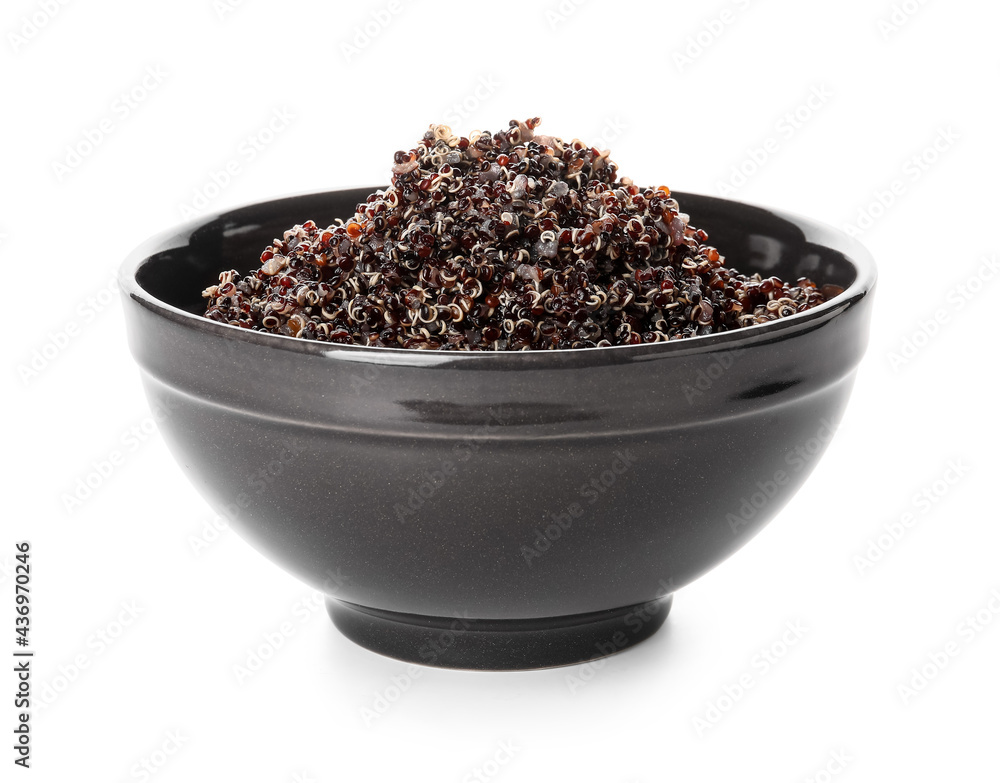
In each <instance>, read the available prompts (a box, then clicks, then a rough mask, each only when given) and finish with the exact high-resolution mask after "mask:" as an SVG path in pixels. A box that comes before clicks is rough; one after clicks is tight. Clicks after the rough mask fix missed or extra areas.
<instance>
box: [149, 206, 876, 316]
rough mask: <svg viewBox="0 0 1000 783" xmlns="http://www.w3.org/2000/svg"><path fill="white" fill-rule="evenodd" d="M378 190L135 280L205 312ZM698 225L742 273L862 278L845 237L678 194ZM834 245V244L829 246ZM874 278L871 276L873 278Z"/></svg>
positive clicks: (269, 216) (217, 239) (270, 212)
mask: <svg viewBox="0 0 1000 783" xmlns="http://www.w3.org/2000/svg"><path fill="white" fill-rule="evenodd" d="M372 190H373V188H358V189H353V190H340V191H327V192H320V193H311V194H306V195H300V196H292V197H288V198H282V199H276V200H273V201H267V202H261V203H257V204H252V205H248V206H245V207H241V208H238V209H234V210H231V211H229V212H226V213H223V214H221V215H218V216H215V217H211V218H208V219H205V220H202V221H196V222H194V223H190V224H188V225H186V226H183V227H181V229H179V232H178V233H176V234H175V235H174V236H173V237H172V241H171V242H169V243H165V244H168V245H171V247H170V248H169V249H166V250H159V251H158V252H155V253H153V254H152V255H151V256H150V257H148V258H146V259H144V260H143V261H141V262H140V263H139V265H138V268H137V269H136V282H137V283H138V285H139V286H140V287H141V288H142V289H143V290H145V291H146V293H148V294H150V295H152V296H153V297H154V298H156V299H158V300H160V301H161V302H164V303H166V304H168V305H171V306H173V307H176V308H178V309H180V310H183V311H185V312H188V313H193V314H197V315H200V314H201V313H202V312H203V311H204V300H203V299H202V297H201V291H202V290H203V289H204V288H206V287H208V286H210V285H212V284H214V283H216V282H217V281H218V275H219V273H220V272H222V271H224V270H227V269H236V270H238V271H239V272H240V274H245V273H247V272H249V271H251V270H252V269H255V268H256V267H257V266H258V264H259V258H260V254H261V252H262V251H263V250H264V248H265V247H267V245H268V244H270V242H271V241H272V240H273V239H274V238H275V237H280V236H281V235H282V233H283V232H284V231H285V230H286V229H288V228H291V227H292V226H293V225H295V224H297V223H302V222H305V221H306V220H314V221H316V223H317V224H318V225H322V226H325V225H329V224H330V223H332V222H333V220H335V219H336V218H338V217H339V218H347V217H349V216H350V215H352V214H353V213H354V209H355V206H356V205H357V204H358V203H359V202H362V201H364V199H365V197H366V196H367V195H368V194H369V193H371V192H372ZM674 195H675V197H676V198H677V200H678V202H679V203H680V205H681V208H682V209H683V210H684V211H685V212H687V213H688V214H689V215H690V216H691V223H692V225H694V226H696V227H698V228H702V229H704V230H705V231H707V232H708V236H709V243H710V244H712V245H714V246H715V247H717V248H718V249H719V251H720V252H721V253H722V254H723V255H724V256H725V257H726V261H727V264H728V265H729V266H732V267H735V268H737V269H739V270H740V271H742V272H745V273H752V272H760V273H761V274H762V275H765V276H769V275H777V276H778V277H781V278H782V279H784V280H795V279H797V278H799V277H809V278H812V279H813V280H814V281H815V282H816V283H817V284H820V285H822V284H824V283H833V284H836V285H839V286H841V287H842V288H844V289H848V288H850V287H852V286H855V284H857V283H858V282H859V278H860V277H862V270H861V269H860V268H859V266H858V258H857V256H852V257H848V256H847V255H845V254H844V253H842V252H840V251H838V250H835V249H833V247H838V246H843V244H844V239H845V237H844V235H843V234H841V233H840V232H837V231H835V230H833V229H829V228H827V227H826V226H823V225H821V224H818V223H813V222H812V221H808V220H804V219H801V218H798V217H796V218H795V220H796V222H792V220H791V219H789V218H788V217H784V216H782V215H780V214H778V213H775V212H772V211H770V210H767V209H764V208H761V207H755V206H752V205H749V204H743V203H741V202H735V201H728V200H725V199H718V198H713V197H711V196H702V195H698V194H693V193H676V192H675V194H674ZM828 245H832V247H831V246H828ZM870 276H871V275H870Z"/></svg>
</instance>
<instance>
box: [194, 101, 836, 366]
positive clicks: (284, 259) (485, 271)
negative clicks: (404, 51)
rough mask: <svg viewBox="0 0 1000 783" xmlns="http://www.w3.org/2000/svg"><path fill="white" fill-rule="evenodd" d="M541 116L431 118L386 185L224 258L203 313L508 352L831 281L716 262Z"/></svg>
mask: <svg viewBox="0 0 1000 783" xmlns="http://www.w3.org/2000/svg"><path fill="white" fill-rule="evenodd" d="M538 124H539V119H538V118H537V117H536V118H532V119H528V120H525V121H524V122H519V121H516V120H512V121H511V122H510V125H509V127H508V128H507V130H505V131H502V132H499V133H489V132H476V133H472V134H470V136H468V137H465V136H456V135H455V134H454V133H452V131H451V129H450V128H448V127H447V126H446V125H431V126H430V128H429V130H428V131H427V132H426V133H425V134H424V135H423V138H422V139H421V140H420V142H419V143H418V144H417V146H416V147H414V148H413V149H411V150H410V151H408V152H404V151H399V152H397V153H396V154H395V156H394V160H393V166H392V184H391V185H390V187H388V188H387V189H385V190H377V191H375V192H374V193H372V194H371V195H369V196H368V198H367V199H366V201H365V202H364V203H361V204H358V205H357V209H356V211H355V213H354V215H353V216H352V217H351V218H349V219H348V220H346V221H344V220H339V219H338V220H336V221H334V223H333V224H332V225H330V226H328V227H327V228H320V227H319V226H318V225H317V224H316V223H315V222H313V221H311V220H310V221H307V222H305V223H302V224H301V225H296V226H294V227H293V228H291V229H289V230H287V231H285V232H284V236H283V238H281V239H275V240H274V242H273V243H272V244H271V245H270V246H269V247H268V248H267V249H265V250H264V252H263V253H262V254H261V256H260V264H261V265H260V267H259V268H258V269H256V270H254V271H253V272H251V273H249V274H247V275H244V276H240V274H239V273H238V272H237V271H236V270H229V271H227V272H223V273H222V274H221V275H220V276H219V283H218V285H212V286H210V287H209V288H207V289H205V291H204V292H203V296H204V297H205V298H207V299H208V306H207V308H206V310H205V316H206V317H208V318H210V319H212V320H215V321H221V322H223V323H228V324H231V325H234V326H240V327H243V328H246V329H252V330H256V331H263V332H271V333H274V334H282V335H288V336H291V337H299V338H305V339H309V340H320V341H324V342H331V343H347V344H356V345H364V346H377V347H390V348H422V349H436V350H462V351H481V350H493V351H517V350H540V349H565V348H593V347H607V346H614V345H637V344H640V343H654V342H661V341H665V340H678V339H684V338H688V337H695V336H699V335H707V334H714V333H717V332H725V331H729V330H732V329H739V328H741V327H746V326H751V325H753V324H762V323H767V322H769V321H773V320H776V319H779V318H785V317H788V316H790V315H794V314H795V313H799V312H802V311H803V310H807V309H809V308H811V307H815V306H816V305H818V304H820V303H822V302H824V301H826V300H827V299H828V298H829V297H832V296H835V295H836V294H838V293H841V291H842V289H840V288H839V287H837V286H823V287H818V286H817V285H816V283H814V282H813V281H811V280H809V279H808V278H799V279H798V280H796V281H795V282H794V283H789V282H784V281H782V280H781V279H779V278H778V277H767V278H762V277H761V276H760V275H759V274H752V275H746V274H742V273H740V272H737V271H736V270H735V269H732V268H729V267H727V266H726V260H725V257H724V256H723V255H722V254H721V253H720V252H719V251H718V250H717V249H716V248H714V247H712V246H711V245H708V244H706V242H707V240H708V235H707V234H706V232H705V231H703V230H701V229H698V228H695V227H694V226H692V225H691V224H690V222H689V218H688V215H686V214H685V213H684V212H682V211H681V206H680V205H679V204H678V203H677V200H676V199H674V198H673V197H672V196H671V194H670V190H669V188H667V187H665V186H660V187H652V188H649V187H639V186H637V185H635V184H634V183H633V181H632V180H631V179H629V178H628V177H622V178H620V179H619V178H618V166H617V165H616V164H615V163H614V162H613V161H612V160H611V159H610V158H609V153H608V151H607V150H604V151H601V150H598V149H596V148H594V147H590V146H588V145H586V144H584V143H583V142H581V141H579V140H578V139H574V140H573V141H571V142H566V141H563V140H562V139H560V138H558V137H555V136H547V135H543V134H539V133H536V129H537V128H538Z"/></svg>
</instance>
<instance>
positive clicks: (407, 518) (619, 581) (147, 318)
mask: <svg viewBox="0 0 1000 783" xmlns="http://www.w3.org/2000/svg"><path fill="white" fill-rule="evenodd" d="M371 190H372V189H357V190H337V191H329V192H321V193H311V194H307V195H298V196H293V197H288V198H281V199H277V200H272V201H266V202H261V203H256V204H251V205H249V206H245V207H242V208H238V209H233V210H230V211H226V212H220V213H217V214H212V215H207V216H205V217H202V218H200V219H197V220H194V221H192V222H189V223H187V224H186V225H183V226H181V227H179V228H176V229H174V230H172V231H168V232H166V233H164V234H162V235H160V236H157V237H155V238H153V239H151V240H149V241H148V242H146V243H145V244H143V245H142V246H141V247H139V248H138V249H136V250H135V251H134V252H133V253H132V254H131V256H130V257H129V258H128V259H127V260H126V262H125V263H124V265H123V267H122V270H121V275H120V283H121V286H122V289H123V291H124V292H125V293H126V294H127V296H125V297H123V302H124V308H125V314H126V324H127V331H128V339H129V345H130V348H131V351H132V353H133V355H134V357H135V359H136V361H137V362H138V364H139V366H140V368H141V375H142V381H143V385H144V388H145V391H146V394H147V396H148V399H149V403H150V405H151V406H152V407H153V409H154V410H155V411H156V412H157V414H158V415H157V419H158V421H160V423H161V424H160V426H161V431H162V434H163V437H164V439H165V441H166V443H167V444H168V446H169V448H170V450H171V451H172V453H173V454H174V456H175V457H176V459H177V461H178V463H179V464H180V465H181V467H182V468H183V469H184V471H185V472H186V473H187V475H188V477H189V478H190V480H191V482H192V483H193V484H194V486H195V487H196V488H197V489H198V491H199V492H200V493H201V494H202V495H203V496H204V497H205V498H206V499H207V500H208V501H209V503H211V504H212V505H213V506H214V508H215V509H216V510H217V511H218V512H219V513H221V514H223V515H225V516H226V517H227V518H228V519H229V520H230V522H231V524H232V525H233V527H234V528H235V529H236V530H237V531H238V532H239V533H240V534H241V535H242V536H243V537H244V538H245V539H246V540H247V541H249V542H250V543H251V544H252V545H253V546H254V547H256V548H258V549H259V550H260V551H262V552H263V553H264V554H265V555H267V556H268V557H270V558H271V559H273V560H274V561H275V562H277V563H278V564H279V565H281V566H282V567H283V568H285V569H287V570H288V571H290V572H291V573H293V574H295V575H296V576H298V577H299V578H300V579H302V580H303V581H304V582H306V583H308V584H310V585H312V586H314V587H316V588H318V589H320V590H322V591H323V592H324V593H325V594H326V595H327V607H328V610H329V614H330V616H331V617H332V619H333V622H334V623H335V624H336V626H337V627H338V628H339V629H340V630H341V632H342V633H343V634H345V635H346V636H347V637H348V638H350V639H352V640H353V641H355V642H357V643H358V644H360V645H362V646H364V647H366V648H368V649H370V650H373V651H375V652H378V653H382V654H385V655H388V656H392V657H394V658H398V659H402V660H405V661H411V662H415V663H423V664H429V665H436V666H445V667H454V668H466V669H487V670H506V669H528V668H540V667H549V666H558V665H564V664H570V663H577V662H581V661H586V660H590V659H593V658H598V657H601V656H604V655H609V654H612V653H615V652H619V651H621V650H625V649H629V648H631V647H632V646H634V645H635V644H637V643H639V642H641V641H642V640H643V639H646V638H648V637H649V636H651V635H652V634H653V633H655V632H656V630H657V629H658V628H659V627H660V626H661V625H662V624H663V622H664V619H665V618H666V616H667V613H668V611H669V608H670V602H671V600H672V595H673V593H674V591H676V590H677V589H679V588H681V587H683V586H684V585H686V584H688V583H689V582H691V581H692V580H694V579H697V578H698V577H699V576H701V575H702V574H704V573H705V572H707V571H708V570H709V569H711V568H713V567H714V566H716V565H718V564H719V563H720V562H721V561H723V560H725V559H726V558H727V557H729V555H731V554H733V552H735V551H736V550H737V549H739V548H740V547H741V546H743V545H744V544H746V543H747V541H749V540H750V539H751V538H752V537H753V536H754V535H755V534H756V533H757V532H758V531H759V530H760V529H761V528H762V527H763V526H764V525H765V524H766V523H767V522H768V521H769V520H770V519H771V518H773V517H774V515H775V514H776V513H777V512H778V511H779V509H781V507H782V506H783V505H784V504H785V503H786V502H787V501H788V499H789V498H791V497H792V495H793V494H794V493H795V492H796V490H797V489H798V488H799V486H800V485H801V484H802V483H803V481H804V480H805V479H806V477H807V476H808V475H809V473H810V472H811V470H812V469H813V468H814V467H815V465H816V462H817V460H818V459H819V457H820V455H821V454H822V453H823V450H824V449H825V448H826V445H827V444H828V442H829V440H830V438H831V437H832V435H833V432H834V430H835V429H836V426H837V423H838V422H839V420H840V418H841V415H842V413H843V411H844V407H845V406H846V404H847V401H848V397H849V396H850V392H851V387H852V385H853V382H854V377H855V372H856V368H857V365H858V362H859V361H860V359H861V357H862V355H863V353H864V351H865V347H866V344H867V339H868V325H869V316H870V304H871V296H870V294H871V292H872V290H873V286H874V283H875V267H874V264H873V261H872V259H871V257H870V255H869V254H868V252H867V251H866V250H865V249H864V248H863V247H861V246H860V245H859V244H858V243H857V242H856V241H855V240H853V239H851V238H850V237H848V236H847V235H845V234H843V233H842V232H840V231H837V230H835V229H832V228H830V227H827V226H825V225H821V224H819V223H816V222H814V221H812V220H808V219H806V218H802V217H798V216H793V215H790V214H787V213H784V212H779V211H777V210H772V209H765V208H762V207H758V206H753V205H750V204H745V203H740V202H735V201H729V200H724V199H718V198H712V197H708V196H702V195H696V194H690V193H677V194H675V195H676V198H677V199H678V201H679V202H680V204H681V205H682V207H683V208H684V210H685V211H686V212H688V213H689V214H690V215H691V222H692V223H693V224H694V225H696V226H698V227H700V228H704V229H705V230H707V231H708V233H709V237H710V241H711V242H712V243H713V244H714V245H715V246H717V247H719V248H720V249H722V250H723V252H724V253H725V254H726V256H727V257H728V259H729V262H730V263H731V264H733V265H735V266H737V267H738V268H740V269H741V270H742V271H745V272H752V271H759V272H761V273H762V274H767V275H772V274H776V275H778V276H780V277H782V278H784V279H792V280H794V279H796V278H798V277H800V276H809V277H811V278H812V279H814V280H816V281H817V282H818V283H834V284H837V285H839V286H842V287H843V289H844V292H843V293H842V294H840V295H839V296H837V297H835V298H833V299H832V300H830V301H828V302H826V303H824V304H822V305H820V306H818V307H815V308H813V309H811V310H808V311H805V312H803V313H799V314H796V315H794V316H790V317H787V318H783V319H780V320H778V321H774V322H771V323H768V324H764V325H757V326H752V327H749V328H744V329H741V330H735V331H731V332H725V333H720V334H714V335H707V336H703V337H696V338H690V339H685V340H679V341H672V342H667V343H653V344H646V345H637V346H620V347H610V348H588V349H579V350H562V351H527V352H523V351H522V352H502V351H493V352H481V353H473V352H440V351H418V350H412V349H410V350H407V349H388V348H366V347H361V346H354V345H346V346H345V345H332V344H327V343H320V342H315V341H307V340H300V339H296V338H291V337H284V336H280V335H272V334H265V333H259V332H252V331H249V330H244V329H240V328H238V327H232V326H228V325H225V324H220V323H216V322H213V321H210V320H208V319H205V318H203V317H201V316H200V315H199V313H200V312H202V309H203V300H202V299H201V296H200V294H201V291H202V289H203V288H205V287H206V286H208V285H209V284H211V283H213V282H215V280H216V279H217V276H218V274H219V272H221V271H223V270H226V269H231V268H232V269H239V270H241V272H243V271H247V270H248V269H250V268H252V267H254V266H255V264H256V263H257V258H258V256H259V254H260V252H261V251H262V250H263V248H265V247H266V246H267V245H268V244H269V243H270V242H271V240H272V238H273V237H275V236H280V235H281V234H282V232H283V231H284V230H285V229H287V228H289V227H291V226H292V225H294V224H296V223H301V222H304V221H305V220H307V219H313V220H315V221H316V222H317V223H320V224H323V225H326V224H328V223H330V222H332V221H333V220H334V219H335V218H337V217H347V216H349V215H351V214H353V212H354V208H355V205H356V204H357V203H359V202H361V201H363V200H364V198H365V197H366V195H367V194H368V193H370V192H371Z"/></svg>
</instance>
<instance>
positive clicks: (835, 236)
mask: <svg viewBox="0 0 1000 783" xmlns="http://www.w3.org/2000/svg"><path fill="white" fill-rule="evenodd" d="M386 187H387V186H386V185H380V186H373V187H368V188H365V187H357V188H338V189H335V190H329V189H321V190H312V191H299V192H294V193H289V194H286V195H282V196H275V197H272V198H267V199H264V200H257V201H248V202H246V203H243V204H239V205H236V206H233V207H229V208H226V209H224V210H216V211H213V212H210V213H206V214H204V215H201V216H199V217H197V218H194V219H192V220H189V221H187V222H184V223H180V224H177V225H175V226H173V227H171V228H169V229H167V230H165V231H162V232H160V233H158V234H155V235H153V236H152V237H150V238H148V239H146V240H145V241H144V242H142V243H140V244H139V245H138V246H136V247H135V248H134V249H133V250H132V251H131V252H130V253H129V254H128V255H127V256H126V257H125V260H124V261H123V262H122V264H121V266H120V268H119V272H118V284H119V287H120V288H121V290H122V291H123V292H124V293H126V294H127V295H128V298H129V299H131V300H133V301H135V302H137V303H138V304H140V305H142V306H143V307H145V308H146V309H147V310H150V311H152V312H153V313H155V314H157V315H159V316H162V317H165V318H167V319H169V320H170V321H173V322H174V323H177V324H179V325H181V326H184V327H187V328H190V329H194V330H196V331H200V332H205V333H207V334H211V335H214V336H217V337H221V338H224V339H229V340H237V341H242V342H246V343H249V344H255V345H258V346H266V347H270V348H274V349H277V350H283V351H291V352H293V353H300V354H305V355H312V356H325V357H329V358H334V359H342V360H347V361H358V362H366V363H376V364H401V365H417V366H429V365H435V364H446V363H447V364H449V365H453V364H454V363H455V362H461V363H463V364H464V363H467V362H476V363H477V364H482V363H484V362H497V361H501V360H502V361H503V362H504V363H505V364H506V363H508V362H509V361H510V360H511V359H513V358H514V357H523V358H518V359H515V360H514V361H515V362H521V363H524V362H526V361H529V360H530V362H531V363H532V364H534V363H536V362H538V361H540V360H546V359H547V360H550V361H558V362H565V361H570V360H572V359H576V358H579V359H581V360H584V361H587V362H588V363H592V362H593V361H594V360H598V359H600V358H604V359H606V360H608V361H609V362H617V361H622V360H631V359H642V358H653V356H659V355H661V354H666V355H690V354H692V353H709V352H715V351H723V352H726V351H731V350H736V349H740V348H744V347H749V346H751V345H756V344H759V343H764V342H772V341H773V340H776V339H784V338H787V337H791V336H793V335H795V334H798V333H800V332H803V331H811V330H812V329H813V328H815V327H817V326H819V325H820V324H821V323H825V322H826V321H829V320H832V319H833V318H836V317H837V316H839V315H840V314H842V313H843V312H845V311H846V310H848V309H849V308H851V307H853V306H854V305H856V304H857V303H858V302H860V301H861V299H863V298H864V297H865V296H867V295H868V294H869V293H871V292H872V291H873V290H874V288H875V283H876V281H877V277H878V274H877V270H876V266H875V260H874V258H873V257H872V254H871V252H870V251H869V250H868V249H867V248H866V247H865V246H864V245H863V244H862V243H861V242H859V241H858V240H857V239H856V238H854V237H852V236H850V235H849V234H847V233H846V232H844V231H842V230H841V229H838V228H835V227H834V226H831V225H829V224H827V223H823V222H821V221H818V220H814V219H813V218H809V217H806V216H803V215H800V214H798V213H794V212H789V211H787V210H784V209H778V208H774V207H770V206H766V205H762V204H757V203H754V202H749V201H742V200H737V199H726V198H720V197H718V196H712V195H707V194H702V193H695V192H691V191H676V190H671V194H672V195H673V196H674V197H675V198H677V200H678V203H680V204H681V206H682V207H683V206H684V199H685V198H687V197H692V196H693V197H695V198H698V199H702V200H710V201H715V202H718V203H719V204H721V205H725V204H733V205H737V206H743V207H749V208H751V209H757V210H761V211H763V212H766V213H768V214H769V215H771V216H773V217H776V218H778V219H781V220H784V221H786V222H789V223H792V224H793V225H795V226H796V227H797V228H799V229H800V230H801V231H802V232H803V239H804V241H805V242H807V243H810V244H814V245H818V246H822V247H826V248H828V249H831V250H835V251H837V252H839V253H841V254H842V255H843V256H844V258H845V259H846V260H847V262H848V263H849V264H851V265H852V266H853V267H854V270H855V273H856V274H855V278H854V281H853V282H852V283H851V284H850V285H849V286H848V287H847V288H845V289H844V291H843V292H842V293H840V294H838V295H837V296H835V297H834V298H833V299H830V300H828V301H826V302H824V303H822V304H820V305H817V306H816V307H813V308H810V309H809V310H806V311H804V312H801V313H796V314H794V315H790V316H786V317H785V318H780V319H777V320H775V321H771V322H769V323H766V324H754V325H752V326H746V327H742V328H740V329H733V330H731V331H728V332H717V333H715V334H709V335H701V336H697V337H689V338H685V339H683V340H669V341H667V342H656V343H643V344H639V345H611V346H604V347H596V346H595V347H593V348H577V349H565V350H547V351H538V350H535V351H498V350H485V351H438V350H416V349H413V348H385V347H381V346H365V345H356V344H340V343H327V342H321V341H319V340H306V339H302V338H298V337H290V336H287V335H281V334H271V333H268V332H256V331H251V330H249V329H244V328H242V327H239V326H232V325H230V324H225V323H220V322H218V321H212V320H210V319H208V318H205V317H204V316H202V315H196V314H194V313H189V312H188V311H186V310H182V309H181V308H179V307H176V306H174V305H172V304H169V303H168V302H165V301H163V300H162V299H158V298H157V297H155V296H153V295H152V294H150V293H149V292H148V291H147V290H146V289H144V288H143V287H142V286H141V285H140V284H139V282H138V279H137V275H138V273H139V270H140V269H141V268H142V267H143V265H144V264H145V263H146V262H147V261H148V260H149V259H150V258H151V257H152V256H153V255H155V254H158V253H162V252H165V251H167V250H172V249H177V248H180V247H184V246H185V245H186V244H189V240H190V238H191V236H192V235H193V234H194V233H195V232H196V231H198V230H199V229H202V228H204V227H205V226H206V225H208V224H210V223H213V222H216V221H218V220H220V219H223V218H225V217H226V216H229V215H233V214H235V213H239V212H242V211H245V210H247V209H251V208H254V207H261V206H263V205H266V204H270V203H274V202H279V201H286V200H291V199H296V198H309V197H316V196H322V195H326V194H335V193H343V192H346V191H358V192H361V191H365V192H368V193H372V192H375V191H376V190H383V189H385V188H386ZM685 212H687V210H685ZM306 219H308V218H306V217H303V220H306ZM831 242H833V243H834V244H831Z"/></svg>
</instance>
